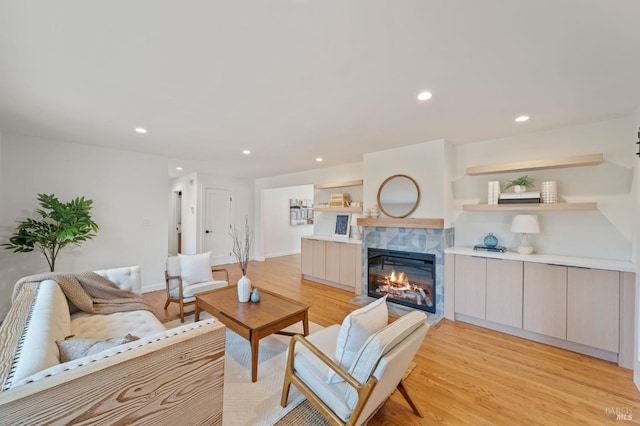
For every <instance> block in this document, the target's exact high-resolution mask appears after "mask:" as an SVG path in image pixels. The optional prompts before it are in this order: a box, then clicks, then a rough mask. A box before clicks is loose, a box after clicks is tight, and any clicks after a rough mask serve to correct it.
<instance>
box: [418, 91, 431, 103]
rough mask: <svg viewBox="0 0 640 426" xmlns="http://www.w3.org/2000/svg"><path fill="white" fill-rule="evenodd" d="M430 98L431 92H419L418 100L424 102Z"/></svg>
mask: <svg viewBox="0 0 640 426" xmlns="http://www.w3.org/2000/svg"><path fill="white" fill-rule="evenodd" d="M431 96H433V95H432V94H431V92H420V94H418V100H419V101H426V100H428V99H431Z"/></svg>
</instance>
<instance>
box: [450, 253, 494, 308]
mask: <svg viewBox="0 0 640 426" xmlns="http://www.w3.org/2000/svg"><path fill="white" fill-rule="evenodd" d="M454 273H455V290H454V293H455V310H456V312H457V313H459V314H464V315H469V316H472V317H476V318H481V319H484V317H485V296H486V279H487V260H486V259H485V258H482V257H473V256H462V255H456V261H455V272H454Z"/></svg>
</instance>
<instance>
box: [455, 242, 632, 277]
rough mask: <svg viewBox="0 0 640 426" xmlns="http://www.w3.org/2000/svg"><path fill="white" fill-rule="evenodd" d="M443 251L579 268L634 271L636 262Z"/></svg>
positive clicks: (470, 251) (543, 255)
mask: <svg viewBox="0 0 640 426" xmlns="http://www.w3.org/2000/svg"><path fill="white" fill-rule="evenodd" d="M444 252H445V253H450V254H461V255H464V256H476V257H487V258H492V259H507V260H521V261H524V262H535V263H548V264H551V265H563V266H577V267H579V268H594V269H606V270H610V271H621V272H636V264H635V263H633V262H624V261H620V260H606V259H594V258H589V257H572V256H556V255H548V254H520V253H517V252H513V251H507V252H505V253H494V252H487V251H477V250H474V249H473V248H471V247H450V248H448V249H445V251H444Z"/></svg>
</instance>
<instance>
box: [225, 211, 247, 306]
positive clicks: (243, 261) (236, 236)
mask: <svg viewBox="0 0 640 426" xmlns="http://www.w3.org/2000/svg"><path fill="white" fill-rule="evenodd" d="M229 235H231V239H232V240H233V255H234V256H235V257H236V260H237V261H238V264H239V265H240V270H241V271H242V278H240V279H239V280H238V300H239V301H240V302H248V301H249V297H250V296H251V280H249V278H247V268H248V266H249V254H250V252H251V243H252V242H253V231H252V230H251V227H250V226H249V218H248V217H246V216H245V222H244V235H242V232H240V231H239V230H238V228H236V226H235V225H233V229H232V232H230V233H229Z"/></svg>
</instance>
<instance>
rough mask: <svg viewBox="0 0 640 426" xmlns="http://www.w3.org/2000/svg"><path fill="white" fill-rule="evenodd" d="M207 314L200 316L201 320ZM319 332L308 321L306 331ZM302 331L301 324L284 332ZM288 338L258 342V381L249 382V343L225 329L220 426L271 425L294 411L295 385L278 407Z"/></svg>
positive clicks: (176, 323)
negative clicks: (286, 399)
mask: <svg viewBox="0 0 640 426" xmlns="http://www.w3.org/2000/svg"><path fill="white" fill-rule="evenodd" d="M210 317H211V315H209V314H207V313H202V314H201V315H200V318H201V319H204V318H210ZM190 322H193V316H190V317H187V318H185V323H190ZM180 325H181V323H180V320H179V319H178V320H173V321H170V322H167V323H165V327H167V328H174V327H177V326H180ZM320 329H322V327H321V326H319V325H318V324H315V323H313V322H309V331H310V332H311V333H313V332H314V331H317V330H320ZM285 330H286V331H291V332H302V324H296V325H293V326H291V327H289V328H286V329H285ZM290 339H291V338H290V337H288V336H281V335H277V334H274V335H271V336H268V337H265V338H264V339H261V340H260V349H259V352H258V381H257V382H255V383H252V382H251V347H250V345H249V342H248V341H247V340H245V339H243V338H242V337H240V336H239V335H237V334H236V333H234V332H233V331H231V330H229V329H227V335H226V347H225V364H224V402H223V421H222V424H223V425H224V426H236V425H237V426H245V425H256V426H273V425H274V424H275V423H276V422H277V421H278V420H279V419H281V418H282V417H283V416H285V415H286V414H287V413H288V412H290V411H291V410H293V409H294V408H296V407H297V406H298V405H299V404H300V403H301V402H302V401H303V400H304V397H303V396H302V395H301V394H300V393H299V392H298V390H297V389H296V388H295V386H292V387H291V390H290V392H289V404H288V405H287V407H285V408H282V407H281V406H280V395H281V392H282V382H283V379H284V368H285V364H286V360H287V348H288V347H289V341H290Z"/></svg>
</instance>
